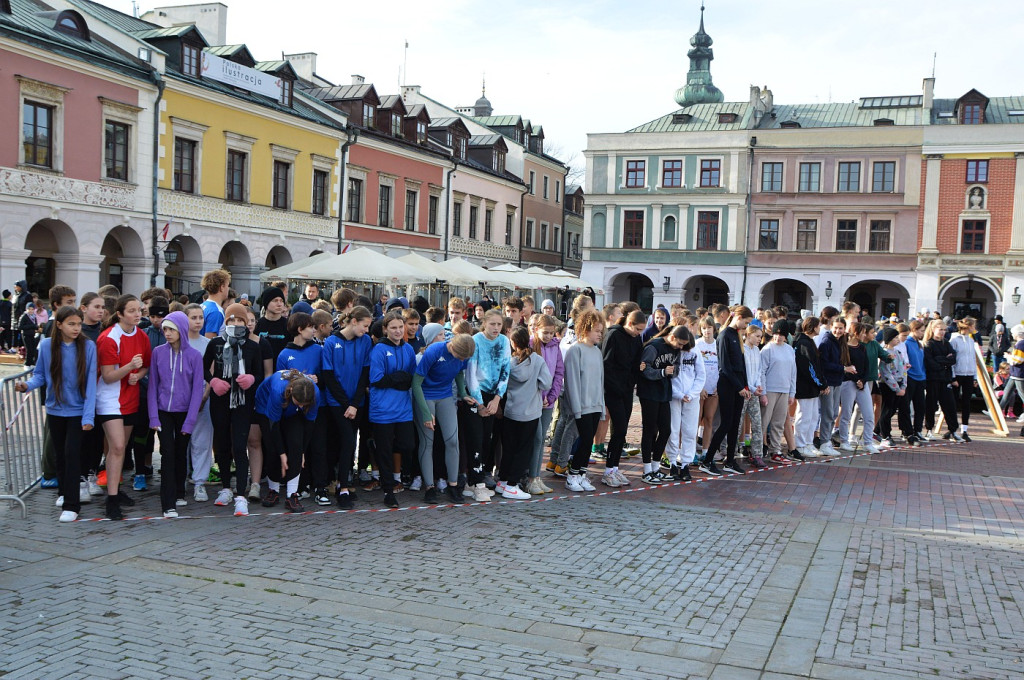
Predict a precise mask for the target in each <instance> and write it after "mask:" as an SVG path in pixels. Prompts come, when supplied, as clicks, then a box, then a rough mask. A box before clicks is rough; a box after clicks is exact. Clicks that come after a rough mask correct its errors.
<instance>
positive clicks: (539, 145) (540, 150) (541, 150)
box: [537, 137, 544, 154]
mask: <svg viewBox="0 0 1024 680" xmlns="http://www.w3.org/2000/svg"><path fill="white" fill-rule="evenodd" d="M537 153H539V154H543V153H544V138H543V137H538V138H537Z"/></svg>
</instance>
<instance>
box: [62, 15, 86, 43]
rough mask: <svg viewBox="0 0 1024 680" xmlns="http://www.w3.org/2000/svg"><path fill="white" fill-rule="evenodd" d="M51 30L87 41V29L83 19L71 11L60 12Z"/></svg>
mask: <svg viewBox="0 0 1024 680" xmlns="http://www.w3.org/2000/svg"><path fill="white" fill-rule="evenodd" d="M53 28H54V29H55V30H57V31H60V32H61V33H66V34H67V35H73V36H74V37H76V38H81V39H82V40H89V27H88V26H87V25H86V23H85V19H83V18H82V15H81V14H79V13H78V12H73V11H71V10H65V11H63V12H61V13H60V14H58V15H57V23H56V24H55V25H54V27H53Z"/></svg>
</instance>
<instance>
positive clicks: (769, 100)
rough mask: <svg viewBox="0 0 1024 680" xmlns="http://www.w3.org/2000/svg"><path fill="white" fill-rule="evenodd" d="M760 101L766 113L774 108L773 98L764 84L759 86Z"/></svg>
mask: <svg viewBox="0 0 1024 680" xmlns="http://www.w3.org/2000/svg"><path fill="white" fill-rule="evenodd" d="M761 101H762V102H763V103H764V110H765V112H767V113H771V111H772V109H774V108H775V100H774V98H773V97H772V91H771V90H769V89H768V86H767V85H765V86H764V87H763V88H761Z"/></svg>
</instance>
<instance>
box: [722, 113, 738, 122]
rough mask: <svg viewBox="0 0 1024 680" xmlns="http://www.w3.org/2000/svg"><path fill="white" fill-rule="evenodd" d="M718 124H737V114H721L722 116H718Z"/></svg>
mask: <svg viewBox="0 0 1024 680" xmlns="http://www.w3.org/2000/svg"><path fill="white" fill-rule="evenodd" d="M718 122H719V123H721V124H725V123H735V122H736V114H735V113H720V114H718Z"/></svg>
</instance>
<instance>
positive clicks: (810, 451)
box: [797, 444, 821, 458]
mask: <svg viewBox="0 0 1024 680" xmlns="http://www.w3.org/2000/svg"><path fill="white" fill-rule="evenodd" d="M797 451H799V452H800V455H801V456H803V457H804V458H821V454H820V453H819V452H818V449H816V448H814V447H813V446H811V445H810V444H808V445H807V446H804V447H802V448H800V449H797Z"/></svg>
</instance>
